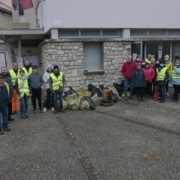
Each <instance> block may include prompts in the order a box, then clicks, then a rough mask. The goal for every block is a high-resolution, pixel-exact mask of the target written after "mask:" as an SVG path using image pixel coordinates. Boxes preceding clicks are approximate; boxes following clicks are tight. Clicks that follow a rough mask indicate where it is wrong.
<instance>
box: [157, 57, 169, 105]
mask: <svg viewBox="0 0 180 180" xmlns="http://www.w3.org/2000/svg"><path fill="white" fill-rule="evenodd" d="M168 79H169V73H168V68H167V67H166V66H165V61H164V60H163V59H162V60H160V64H159V67H158V68H157V69H156V83H157V85H158V88H159V96H160V100H159V103H164V102H165V97H166V82H167V81H168Z"/></svg>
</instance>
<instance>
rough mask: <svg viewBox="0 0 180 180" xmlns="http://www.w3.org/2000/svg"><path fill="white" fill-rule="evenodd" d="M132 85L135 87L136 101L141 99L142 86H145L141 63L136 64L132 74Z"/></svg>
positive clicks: (142, 93) (142, 94)
mask: <svg viewBox="0 0 180 180" xmlns="http://www.w3.org/2000/svg"><path fill="white" fill-rule="evenodd" d="M132 87H133V88H135V92H136V97H137V100H138V101H143V96H144V88H145V87H146V79H145V75H144V72H143V70H142V67H141V64H138V65H137V68H136V70H135V71H134V73H133V76H132Z"/></svg>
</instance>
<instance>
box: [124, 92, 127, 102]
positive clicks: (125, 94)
mask: <svg viewBox="0 0 180 180" xmlns="http://www.w3.org/2000/svg"><path fill="white" fill-rule="evenodd" d="M124 99H125V100H127V91H124Z"/></svg>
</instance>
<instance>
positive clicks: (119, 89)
mask: <svg viewBox="0 0 180 180" xmlns="http://www.w3.org/2000/svg"><path fill="white" fill-rule="evenodd" d="M113 86H114V87H115V88H116V90H117V92H118V94H119V96H121V95H122V94H123V92H124V85H123V83H122V84H117V83H113Z"/></svg>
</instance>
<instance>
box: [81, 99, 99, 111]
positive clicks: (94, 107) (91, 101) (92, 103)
mask: <svg viewBox="0 0 180 180" xmlns="http://www.w3.org/2000/svg"><path fill="white" fill-rule="evenodd" d="M84 99H85V100H86V101H87V102H88V103H89V106H90V109H92V110H94V109H96V104H95V103H94V101H93V100H92V99H91V97H89V96H84Z"/></svg>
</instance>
